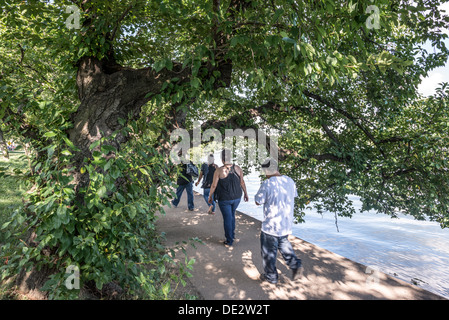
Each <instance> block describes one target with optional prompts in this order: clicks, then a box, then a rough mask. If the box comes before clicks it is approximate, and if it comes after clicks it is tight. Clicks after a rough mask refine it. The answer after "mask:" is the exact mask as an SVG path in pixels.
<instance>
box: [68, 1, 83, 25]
mask: <svg viewBox="0 0 449 320" xmlns="http://www.w3.org/2000/svg"><path fill="white" fill-rule="evenodd" d="M65 12H66V13H71V15H69V16H68V17H67V19H66V21H65V25H66V27H67V28H69V29H79V28H80V9H79V8H78V7H77V6H75V5H70V6H67V7H66V9H65Z"/></svg>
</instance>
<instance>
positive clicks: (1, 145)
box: [0, 129, 9, 159]
mask: <svg viewBox="0 0 449 320" xmlns="http://www.w3.org/2000/svg"><path fill="white" fill-rule="evenodd" d="M0 150H1V151H2V154H3V157H5V158H6V159H9V152H8V147H7V146H6V141H5V139H4V138H3V131H2V130H1V129H0Z"/></svg>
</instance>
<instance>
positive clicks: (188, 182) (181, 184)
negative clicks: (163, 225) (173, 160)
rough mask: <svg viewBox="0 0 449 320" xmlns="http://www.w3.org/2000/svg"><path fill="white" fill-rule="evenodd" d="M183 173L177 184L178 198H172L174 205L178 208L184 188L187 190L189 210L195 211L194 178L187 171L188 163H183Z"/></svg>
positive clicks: (179, 176)
mask: <svg viewBox="0 0 449 320" xmlns="http://www.w3.org/2000/svg"><path fill="white" fill-rule="evenodd" d="M190 164H191V165H193V163H192V162H190ZM181 168H182V169H181V173H180V174H179V175H178V180H177V182H176V183H177V184H178V187H177V188H176V198H175V199H173V200H172V202H171V203H172V205H173V206H174V207H175V208H177V207H178V204H179V201H180V200H181V196H182V193H183V192H184V190H186V192H187V207H188V208H189V211H194V210H195V206H194V203H193V178H192V175H191V174H190V173H188V172H187V164H186V163H183V164H182V167H181Z"/></svg>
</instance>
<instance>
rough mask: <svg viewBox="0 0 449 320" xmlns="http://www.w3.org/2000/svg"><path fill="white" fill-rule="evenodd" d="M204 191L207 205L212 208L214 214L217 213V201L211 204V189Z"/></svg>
mask: <svg viewBox="0 0 449 320" xmlns="http://www.w3.org/2000/svg"><path fill="white" fill-rule="evenodd" d="M203 190H204V191H203V197H204V200H206V203H207V205H208V206H209V207H210V206H212V212H215V201H212V204H210V203H209V194H210V188H204V189H203Z"/></svg>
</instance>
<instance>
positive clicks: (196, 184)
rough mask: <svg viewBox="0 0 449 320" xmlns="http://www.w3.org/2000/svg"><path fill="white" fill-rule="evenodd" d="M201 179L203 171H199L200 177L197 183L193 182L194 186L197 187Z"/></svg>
mask: <svg viewBox="0 0 449 320" xmlns="http://www.w3.org/2000/svg"><path fill="white" fill-rule="evenodd" d="M202 177H203V171H202V170H201V172H200V176H199V177H198V180H197V182H195V186H198V183H200V181H201V178H202Z"/></svg>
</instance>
